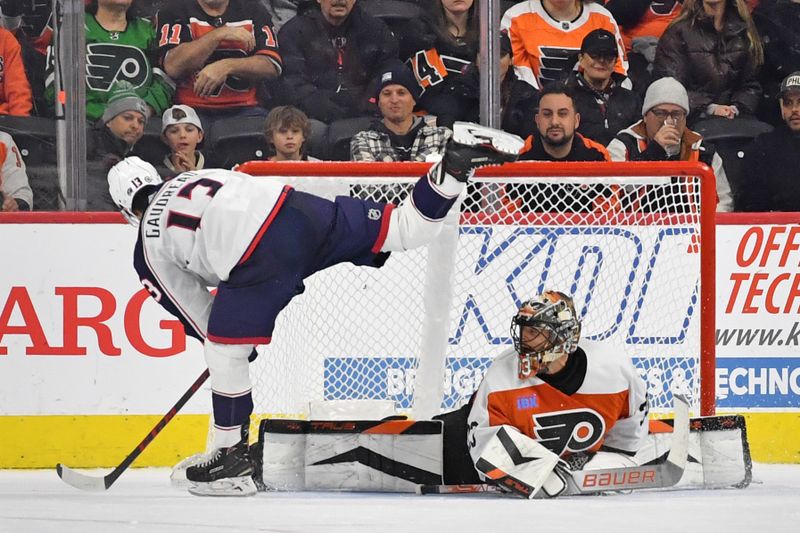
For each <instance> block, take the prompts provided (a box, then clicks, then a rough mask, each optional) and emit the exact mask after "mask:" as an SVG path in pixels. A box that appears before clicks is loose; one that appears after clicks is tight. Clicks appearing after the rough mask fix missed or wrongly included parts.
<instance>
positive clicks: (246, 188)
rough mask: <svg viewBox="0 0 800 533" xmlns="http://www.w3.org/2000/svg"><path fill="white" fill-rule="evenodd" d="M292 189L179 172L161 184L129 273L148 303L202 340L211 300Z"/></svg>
mask: <svg viewBox="0 0 800 533" xmlns="http://www.w3.org/2000/svg"><path fill="white" fill-rule="evenodd" d="M289 190H290V187H288V186H286V185H285V184H283V183H281V182H278V181H275V180H265V179H258V178H253V177H252V176H249V175H247V174H242V173H240V172H234V171H229V170H219V169H209V170H199V171H192V172H184V173H183V174H180V175H178V176H176V177H175V178H173V179H171V180H169V181H167V182H166V183H164V185H163V186H162V187H161V189H159V191H158V192H157V193H156V195H155V196H154V197H153V199H152V201H151V202H150V205H149V206H148V208H147V210H146V211H145V213H144V216H143V218H142V221H141V225H140V229H139V240H138V242H137V244H136V249H135V251H134V266H135V267H136V271H137V272H138V274H139V277H140V279H141V280H142V284H143V285H144V286H145V287H147V289H148V290H149V291H150V293H151V294H152V296H153V298H155V300H156V301H158V302H159V303H160V304H161V305H162V306H164V307H165V308H166V309H167V310H168V311H170V312H171V313H172V314H173V315H175V316H177V317H178V318H180V319H181V321H182V322H183V324H184V326H186V332H187V333H188V334H189V335H192V336H194V337H196V338H198V339H200V340H202V339H204V338H205V337H206V331H207V328H208V317H209V313H210V311H211V303H212V299H213V297H212V295H211V294H210V293H209V290H208V288H209V287H216V286H217V285H219V283H220V281H225V280H227V279H228V275H229V274H230V271H231V270H232V269H233V267H235V266H236V265H237V264H239V263H240V262H243V261H244V260H246V259H247V257H248V256H249V254H250V253H252V250H253V248H254V247H255V245H256V244H257V242H258V239H259V238H260V237H261V236H262V235H263V234H264V232H265V231H266V229H267V226H268V225H269V223H270V221H271V220H272V219H273V218H274V216H275V214H277V212H278V210H279V209H280V206H281V204H282V203H283V201H284V199H285V197H286V194H287V192H288V191H289Z"/></svg>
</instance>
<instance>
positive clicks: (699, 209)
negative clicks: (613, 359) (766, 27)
mask: <svg viewBox="0 0 800 533" xmlns="http://www.w3.org/2000/svg"><path fill="white" fill-rule="evenodd" d="M429 166H430V165H429V164H427V163H352V162H302V163H298V162H284V163H274V162H248V163H245V164H243V165H240V166H239V167H238V168H237V170H239V171H242V172H246V173H248V174H252V175H254V176H260V177H265V178H268V177H276V178H277V179H281V180H284V181H287V182H288V183H289V184H291V185H293V186H295V187H297V188H298V189H303V190H308V191H309V192H314V193H317V194H320V195H323V196H325V195H333V194H343V193H344V194H348V193H350V194H354V195H358V196H361V197H368V198H372V199H375V200H378V201H395V202H396V201H399V200H400V199H401V198H402V197H403V195H404V192H403V190H407V189H408V188H410V186H411V184H413V182H414V180H415V179H416V178H418V177H419V176H421V175H423V174H424V173H425V172H426V171H427V169H428V168H429ZM472 187H473V188H472V189H471V191H470V192H469V193H468V194H467V195H466V196H465V197H464V198H463V203H462V204H461V207H460V209H461V210H460V212H459V213H458V214H457V215H455V218H456V220H455V223H456V224H454V226H455V227H456V229H455V230H454V231H451V232H449V233H448V231H447V230H446V231H444V232H443V236H442V237H440V238H439V239H438V241H439V242H438V243H434V244H432V245H431V246H429V247H428V249H426V250H422V251H419V252H416V251H415V252H406V253H404V254H393V257H392V259H391V260H390V261H389V262H388V263H387V265H386V266H385V267H384V268H381V269H368V268H356V267H352V266H350V265H339V266H337V267H334V268H333V269H329V271H325V272H324V273H319V274H315V275H314V276H312V277H311V278H309V280H308V283H307V285H308V290H307V291H306V292H305V294H303V295H301V296H299V297H297V298H295V300H294V301H293V302H292V303H291V304H290V305H289V307H287V310H286V312H285V313H284V317H283V318H282V319H279V324H278V325H277V326H276V330H275V335H274V337H273V344H272V345H270V346H269V347H266V349H264V350H263V354H262V357H260V358H259V364H261V365H262V367H260V368H256V369H254V371H253V374H254V399H255V403H256V408H255V409H256V413H260V414H262V415H266V416H298V415H300V416H303V415H304V414H306V415H307V412H306V411H304V409H303V407H302V405H303V404H305V403H307V402H308V401H320V400H331V399H343V400H348V399H393V400H395V402H396V404H397V405H398V407H400V408H401V410H402V409H409V410H415V406H416V405H417V402H419V401H420V398H418V397H421V396H424V395H427V394H428V393H429V392H430V390H431V389H435V392H434V393H433V400H432V401H433V403H430V402H431V400H430V399H428V400H427V401H428V407H427V408H425V409H423V410H420V411H419V413H422V414H423V416H429V415H430V414H431V410H432V409H433V410H434V411H436V410H438V409H440V408H441V409H446V408H449V407H452V406H454V405H457V404H458V402H460V401H463V398H464V397H465V395H466V394H467V393H468V392H469V389H470V388H472V389H474V387H475V386H477V383H478V382H479V380H480V377H481V376H482V371H483V370H485V368H486V366H487V365H488V363H489V362H490V360H491V358H492V357H494V356H495V355H497V353H499V351H502V350H503V349H505V348H507V347H508V343H509V339H508V336H507V331H508V323H509V321H510V318H511V316H512V314H513V311H514V307H515V305H516V304H518V303H519V301H520V299H521V298H522V297H524V296H530V295H531V294H533V292H535V291H536V290H539V289H541V288H542V287H544V286H547V288H551V289H558V290H564V291H565V292H570V289H571V288H572V289H575V291H574V293H575V298H576V307H578V309H579V313H581V316H583V317H584V318H585V324H584V326H585V327H584V333H585V336H587V338H593V339H594V340H598V341H602V342H609V343H612V344H614V343H616V344H614V345H618V346H619V347H620V349H623V350H625V351H626V353H630V354H631V357H632V358H633V359H634V361H635V363H636V364H637V367H639V369H640V372H641V373H642V375H643V376H644V377H645V378H646V379H647V381H648V387H649V388H650V390H651V396H652V398H653V399H654V401H655V402H656V404H655V407H656V408H657V409H656V410H659V409H661V410H664V411H669V410H671V409H670V407H671V391H672V390H673V389H672V388H671V387H673V388H674V387H684V388H688V389H689V390H688V391H683V390H682V392H688V393H689V396H690V398H692V400H693V405H694V406H695V410H696V412H697V411H699V413H700V414H701V415H711V414H714V410H715V337H714V331H715V280H714V274H715V225H714V224H715V221H714V218H715V211H716V202H717V198H716V186H715V179H714V175H713V172H712V170H711V169H710V168H709V167H708V166H706V165H703V164H700V163H692V162H668V163H663V162H659V163H656V162H653V163H536V162H520V163H514V164H510V165H505V166H503V167H498V168H494V167H493V168H488V169H482V170H481V171H480V172H479V173H478V174H477V176H476V178H475V179H473V186H472ZM532 187H535V188H538V189H537V190H538V191H539V192H537V193H536V194H533V196H532V197H531V198H532V200H530V202H532V203H531V204H530V205H528V204H526V202H527V201H528V199H526V197H525V194H527V193H524V192H519V191H526V190H529V189H530V188H532ZM512 190H513V191H517V192H515V193H514V194H516V198H512V197H513V196H514V195H513V194H512V195H510V194H509V191H512ZM662 190H663V191H662ZM587 191H590V193H587ZM598 191H600V192H598ZM609 191H611V192H609ZM619 191H622V195H623V197H633V196H634V195H636V194H638V195H639V196H641V197H642V198H644V197H645V196H646V197H647V199H646V200H642V202H638V201H637V202H628V203H627V204H624V205H623V204H620V206H617V207H615V208H612V209H608V208H604V209H602V210H600V209H584V210H582V209H581V208H577V209H576V208H575V205H577V204H575V203H574V202H573V200H575V199H576V198H580V199H581V200H580V201H581V202H584V203H585V199H586V198H585V197H587V196H586V195H587V194H592V195H596V196H595V198H600V197H603V196H602V195H605V197H610V196H613V195H616V194H618V192H619ZM641 191H648V192H647V194H643V193H642V192H641ZM652 191H657V192H655V193H653V192H652ZM656 195H663V197H662V196H659V197H658V198H656ZM498 196H501V197H503V198H502V199H501V200H497V198H498ZM487 198H491V199H489V200H487ZM509 198H511V200H509ZM535 202H544V203H543V204H534V203H535ZM644 202H648V203H647V204H645V203H644ZM607 205H608V204H606V206H607ZM543 206H544V207H543ZM448 261H452V262H451V264H450V265H449V266H448V265H447V264H446V263H448ZM429 263H430V265H429ZM448 268H450V270H451V271H450V272H449V273H448V272H445V273H444V274H443V275H444V278H441V277H436V276H439V275H440V272H439V271H440V270H445V271H447V270H448ZM393 269H394V270H393ZM412 271H415V272H412ZM443 279H445V280H448V281H442V280H443ZM445 285H447V287H445ZM320 293H322V294H320ZM428 293H433V294H435V295H436V301H430V298H429V296H430V295H429V294H428ZM321 309H324V310H325V312H324V316H322V317H320V316H319V315H320V310H321ZM436 313H439V314H438V315H437V314H436ZM682 313H683V314H682ZM431 317H434V318H431ZM348 321H349V322H352V323H351V324H343V325H342V329H337V328H338V327H339V326H338V324H339V323H340V322H343V323H344V322H348ZM412 322H413V323H412ZM426 328H427V329H426ZM437 329H438V330H439V331H436V330H437ZM317 337H321V339H318V338H317ZM417 338H424V340H423V341H422V346H419V345H415V342H416V339H417ZM282 339H283V340H282ZM421 354H424V355H421ZM431 354H435V355H431ZM430 359H436V360H437V361H436V362H435V363H431V364H429V361H428V360H430ZM426 361H427V362H426ZM426 365H427V366H426ZM423 374H424V375H423ZM270 382H271V383H270ZM676 382H677V385H676ZM421 384H424V386H421ZM674 390H678V389H677V388H675V389H674ZM260 395H264V396H265V397H264V398H259V396H260ZM289 396H292V398H293V399H291V400H289V399H288V397H289ZM284 400H286V401H284ZM417 414H418V413H416V412H415V415H417ZM423 416H417V418H422V417H423Z"/></svg>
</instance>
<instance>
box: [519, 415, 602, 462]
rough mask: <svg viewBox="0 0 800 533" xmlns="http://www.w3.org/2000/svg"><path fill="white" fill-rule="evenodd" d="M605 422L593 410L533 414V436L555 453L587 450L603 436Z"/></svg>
mask: <svg viewBox="0 0 800 533" xmlns="http://www.w3.org/2000/svg"><path fill="white" fill-rule="evenodd" d="M605 430H606V423H605V420H603V417H602V416H600V415H599V414H598V413H597V411H594V410H593V409H571V410H569V411H558V412H556V413H547V414H541V415H533V435H534V437H536V440H537V441H538V442H539V443H540V444H541V445H542V446H544V447H545V448H547V449H548V450H550V451H551V452H553V453H554V454H556V455H561V454H562V453H564V452H565V451H569V452H573V453H574V452H580V451H583V450H588V449H590V448H591V447H592V446H594V445H595V444H597V443H598V442H600V440H601V439H602V438H603V435H604V434H605Z"/></svg>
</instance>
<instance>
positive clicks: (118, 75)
mask: <svg viewBox="0 0 800 533" xmlns="http://www.w3.org/2000/svg"><path fill="white" fill-rule="evenodd" d="M149 70H150V64H149V63H148V61H147V58H146V57H145V55H144V52H143V51H142V50H139V49H138V48H136V47H133V46H126V45H120V44H108V43H92V44H88V45H86V84H87V85H88V86H89V88H90V89H93V90H95V91H108V90H109V89H110V88H111V86H112V85H113V84H114V83H115V82H117V81H122V80H124V81H128V82H130V83H131V84H132V85H133V86H134V87H135V88H139V87H141V86H142V85H144V83H145V82H146V81H147V76H148V73H149Z"/></svg>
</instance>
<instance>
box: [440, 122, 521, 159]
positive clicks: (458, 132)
mask: <svg viewBox="0 0 800 533" xmlns="http://www.w3.org/2000/svg"><path fill="white" fill-rule="evenodd" d="M453 141H454V142H457V143H458V144H465V145H467V146H477V145H482V144H483V145H491V146H492V147H493V148H494V149H495V150H497V151H498V152H501V153H503V154H507V155H512V156H517V155H519V151H520V150H522V147H523V146H525V141H523V140H522V139H521V138H520V137H518V136H517V135H514V134H512V133H507V132H505V131H501V130H496V129H493V128H488V127H486V126H481V125H480V124H473V123H472V122H456V123H454V124H453Z"/></svg>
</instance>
